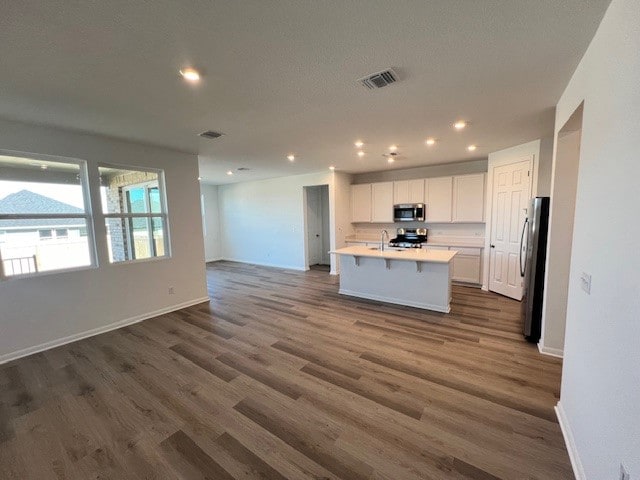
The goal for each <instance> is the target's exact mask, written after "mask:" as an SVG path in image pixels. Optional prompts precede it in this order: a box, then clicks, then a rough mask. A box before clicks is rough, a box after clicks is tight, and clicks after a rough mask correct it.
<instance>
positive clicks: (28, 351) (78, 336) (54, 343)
mask: <svg viewBox="0 0 640 480" xmlns="http://www.w3.org/2000/svg"><path fill="white" fill-rule="evenodd" d="M209 300H210V299H209V297H201V298H195V299H193V300H189V301H187V302H183V303H179V304H177V305H171V306H170V307H165V308H161V309H159V310H155V311H153V312H148V313H143V314H142V315H136V316H135V317H130V318H125V319H124V320H119V321H117V322H114V323H110V324H109V325H104V326H102V327H97V328H93V329H91V330H86V331H84V332H80V333H74V334H73V335H69V336H68V337H63V338H58V339H56V340H51V341H49V342H45V343H41V344H40V345H34V346H33V347H27V348H23V349H21V350H17V351H15V352H11V353H6V354H4V355H0V365H2V364H3V363H7V362H11V361H12V360H17V359H18V358H22V357H26V356H29V355H33V354H34V353H39V352H44V351H45V350H50V349H52V348H56V347H60V346H62V345H66V344H67V343H72V342H77V341H78V340H82V339H83V338H88V337H93V336H95V335H99V334H101V333H106V332H110V331H111V330H116V329H118V328H122V327H126V326H127V325H132V324H134V323H138V322H141V321H143V320H147V319H149V318H153V317H157V316H160V315H164V314H165V313H169V312H174V311H176V310H180V309H182V308H187V307H190V306H192V305H197V304H199V303H204V302H208V301H209Z"/></svg>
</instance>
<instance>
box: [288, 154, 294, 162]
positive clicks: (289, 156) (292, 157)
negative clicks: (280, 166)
mask: <svg viewBox="0 0 640 480" xmlns="http://www.w3.org/2000/svg"><path fill="white" fill-rule="evenodd" d="M295 159H296V156H295V155H293V154H290V155H287V160H289V161H290V162H293V161H294V160H295Z"/></svg>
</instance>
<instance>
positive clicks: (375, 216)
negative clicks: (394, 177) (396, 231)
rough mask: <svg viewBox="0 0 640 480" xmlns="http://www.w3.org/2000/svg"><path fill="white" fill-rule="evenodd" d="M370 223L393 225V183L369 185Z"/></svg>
mask: <svg viewBox="0 0 640 480" xmlns="http://www.w3.org/2000/svg"><path fill="white" fill-rule="evenodd" d="M371 221H372V222H377V223H393V182H381V183H372V184H371Z"/></svg>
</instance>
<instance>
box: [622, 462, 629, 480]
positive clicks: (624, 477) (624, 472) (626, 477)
mask: <svg viewBox="0 0 640 480" xmlns="http://www.w3.org/2000/svg"><path fill="white" fill-rule="evenodd" d="M620 480H631V476H630V475H629V474H628V473H627V469H626V468H624V465H622V464H620Z"/></svg>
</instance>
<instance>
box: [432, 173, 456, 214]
mask: <svg viewBox="0 0 640 480" xmlns="http://www.w3.org/2000/svg"><path fill="white" fill-rule="evenodd" d="M452 191H453V177H436V178H428V179H427V215H426V222H427V223H448V222H451V203H452V201H451V198H452Z"/></svg>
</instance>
